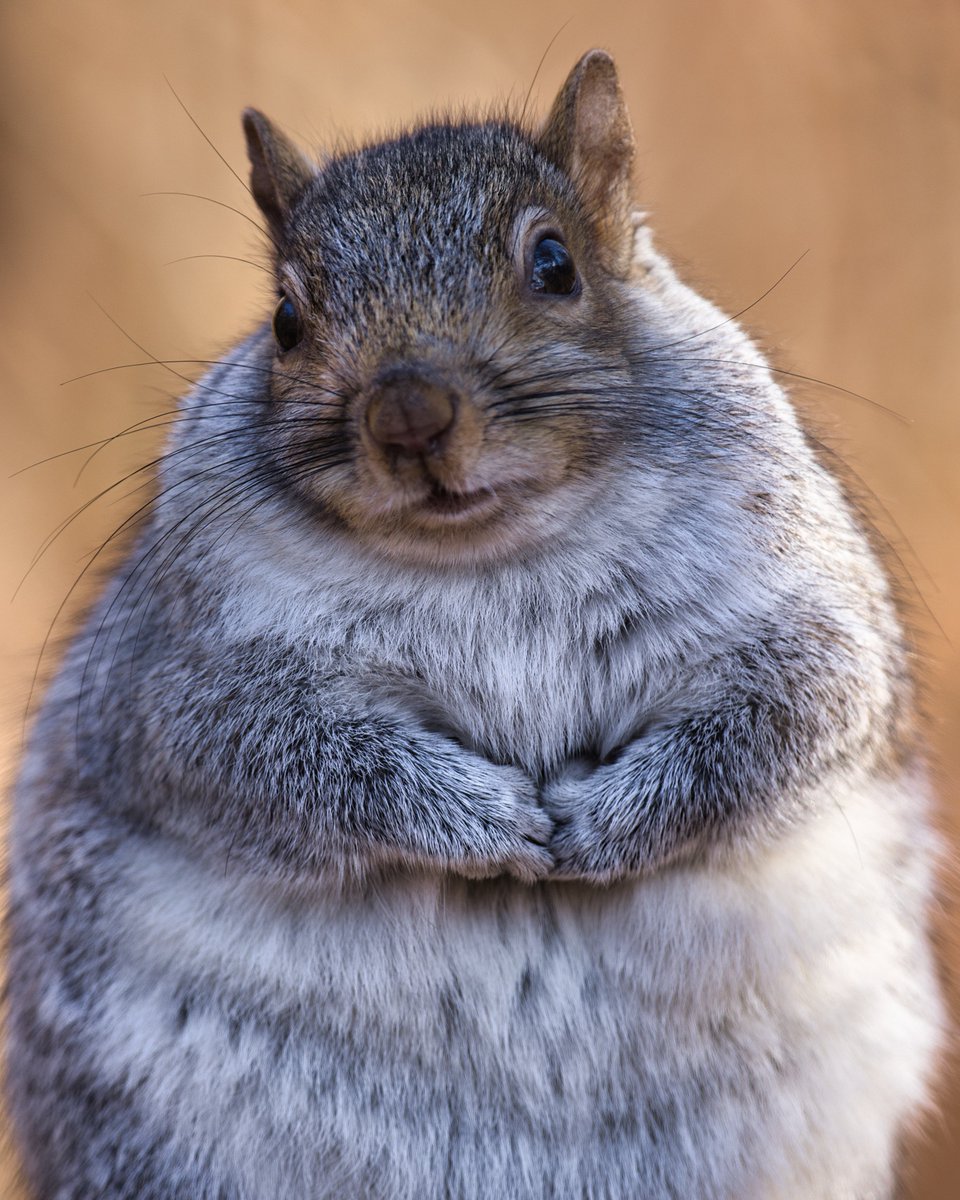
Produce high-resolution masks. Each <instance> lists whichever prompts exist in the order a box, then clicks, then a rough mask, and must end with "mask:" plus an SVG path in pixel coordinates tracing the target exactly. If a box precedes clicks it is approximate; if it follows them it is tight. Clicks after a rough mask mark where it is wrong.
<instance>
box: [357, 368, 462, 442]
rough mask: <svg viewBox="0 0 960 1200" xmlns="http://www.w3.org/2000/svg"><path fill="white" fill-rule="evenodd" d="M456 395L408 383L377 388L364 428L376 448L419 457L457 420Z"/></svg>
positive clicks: (447, 391) (443, 389) (448, 391)
mask: <svg viewBox="0 0 960 1200" xmlns="http://www.w3.org/2000/svg"><path fill="white" fill-rule="evenodd" d="M456 408H457V398H456V394H455V393H454V392H452V391H450V390H449V389H445V388H440V387H436V386H434V385H432V384H427V383H423V384H417V383H413V382H411V383H408V384H404V385H396V384H391V385H386V386H383V387H380V388H378V389H377V390H376V391H375V392H374V394H373V396H372V397H371V398H370V403H369V404H368V406H367V417H366V419H367V428H368V429H369V431H370V436H371V437H372V438H373V440H374V441H375V442H377V443H378V444H379V445H381V446H384V447H387V448H390V449H395V450H400V451H402V452H405V453H407V454H422V453H424V452H425V451H426V450H429V449H430V448H431V443H433V442H435V441H436V439H437V438H439V437H440V435H441V434H443V433H445V432H446V431H447V430H448V429H449V428H450V426H451V425H452V424H453V422H454V418H455V417H456Z"/></svg>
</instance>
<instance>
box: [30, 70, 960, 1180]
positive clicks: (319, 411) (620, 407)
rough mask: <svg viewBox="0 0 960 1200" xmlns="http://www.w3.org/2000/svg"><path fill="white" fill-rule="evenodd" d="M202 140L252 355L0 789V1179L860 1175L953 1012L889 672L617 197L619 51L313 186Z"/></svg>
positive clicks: (890, 608)
mask: <svg viewBox="0 0 960 1200" xmlns="http://www.w3.org/2000/svg"><path fill="white" fill-rule="evenodd" d="M244 120H245V129H246V134H247V141H248V149H249V153H250V158H251V167H252V176H251V178H252V186H253V194H254V197H255V199H256V200H257V203H258V204H259V206H260V209H261V212H262V214H263V216H264V218H265V219H266V221H267V223H268V227H269V230H270V237H271V241H272V243H273V246H274V249H275V251H276V258H275V269H276V278H277V286H278V290H279V292H280V300H279V302H278V305H277V309H276V312H275V314H274V318H273V323H272V326H270V327H268V326H267V325H264V326H263V327H262V328H260V329H258V330H257V331H256V332H255V333H253V334H252V335H251V336H250V337H249V338H247V340H246V341H244V342H242V343H241V344H240V345H239V346H238V347H236V348H235V349H234V350H233V351H231V352H230V353H229V354H228V355H227V356H225V358H224V359H223V360H222V361H221V362H220V363H219V364H218V365H217V366H216V367H215V368H214V369H213V370H212V371H211V372H210V373H209V374H208V375H206V376H205V377H204V379H202V380H201V381H200V383H198V384H197V385H196V387H195V388H194V390H193V391H192V392H191V394H190V395H188V396H187V397H186V398H185V399H184V401H183V405H182V411H181V414H180V417H179V419H178V422H177V425H176V428H175V430H174V433H173V436H172V439H171V442H170V445H169V447H168V450H167V453H166V454H165V455H164V457H163V459H162V461H161V463H160V466H159V471H158V490H157V497H156V500H155V501H154V503H153V505H152V508H151V511H150V514H149V518H148V519H147V520H146V521H145V523H144V526H143V528H142V530H141V531H140V534H139V537H138V539H137V541H136V543H135V545H134V547H133V549H132V550H131V551H130V553H129V554H128V555H127V557H126V558H125V560H124V562H123V563H122V564H121V565H120V567H119V569H118V571H117V572H116V574H115V575H114V577H113V579H112V580H111V582H110V583H109V584H108V586H107V588H106V591H105V594H104V596H103V597H102V599H101V600H100V602H99V604H98V605H97V606H96V608H95V610H94V612H93V613H92V615H91V617H90V619H89V620H88V622H87V623H86V625H85V626H84V628H83V629H82V630H81V631H80V633H79V635H78V636H77V637H76V639H75V640H74V642H73V644H72V646H71V647H70V649H69V650H68V652H67V654H66V656H65V660H64V663H63V666H62V668H61V670H60V672H59V674H58V676H57V678H56V679H55V681H54V683H53V684H52V686H51V688H50V690H49V692H48V695H47V697H46V700H45V702H44V705H43V707H42V709H41V711H40V713H39V714H38V716H37V720H36V723H35V727H34V730H33V733H32V736H31V741H30V747H29V749H28V752H27V754H26V757H25V761H24V765H23V769H22V773H21V777H20V781H19V784H18V788H17V795H16V804H15V811H14V820H13V834H12V851H11V880H12V885H11V916H10V939H11V976H10V1018H9V1022H8V1060H9V1070H8V1091H9V1093H10V1100H11V1108H12V1111H13V1116H14V1120H15V1124H16V1130H17V1135H18V1138H19V1142H20V1145H21V1148H22V1150H23V1154H24V1159H25V1165H26V1169H27V1174H28V1176H29V1178H30V1181H31V1184H32V1186H33V1187H34V1189H35V1194H36V1196H37V1197H38V1200H39V1198H40V1197H43V1198H46V1197H48V1196H56V1197H57V1198H58V1200H66V1198H67V1197H71V1198H72V1197H76V1198H78V1200H79V1198H80V1197H89V1196H97V1197H101V1198H102V1200H121V1198H128V1197H129V1198H133V1197H137V1198H138V1200H173V1198H174V1197H177V1198H178V1200H182V1198H184V1197H190V1198H196V1200H262V1198H266V1197H274V1196H304V1197H310V1198H311V1200H326V1198H328V1197H329V1198H330V1200H332V1198H333V1197H337V1198H338V1200H367V1198H370V1200H374V1198H377V1200H379V1198H381V1197H391V1198H393V1197H396V1198H398V1200H405V1198H407V1197H409V1198H411V1200H413V1198H414V1197H416V1198H417V1200H421V1198H424V1197H441V1196H448V1197H450V1198H451V1200H453V1198H456V1200H499V1198H500V1197H503V1196H511V1197H517V1200H548V1198H554V1200H559V1198H561V1197H563V1198H567V1197H585V1198H589V1200H601V1198H609V1200H614V1198H617V1200H621V1198H623V1197H627V1196H630V1197H643V1198H644V1200H672V1198H677V1197H683V1198H684V1200H686V1198H687V1197H696V1198H697V1200H753V1198H756V1200H801V1198H803V1200H814V1198H822V1200H881V1198H884V1197H887V1196H890V1195H892V1190H893V1187H894V1181H895V1175H896V1170H897V1165H898V1145H899V1142H900V1139H901V1138H902V1137H903V1135H904V1133H905V1131H907V1130H909V1128H910V1127H911V1126H912V1125H913V1124H914V1123H915V1122H916V1121H917V1119H918V1118H919V1116H920V1115H921V1114H922V1112H923V1110H924V1108H925V1106H926V1105H927V1104H928V1102H929V1089H930V1079H931V1076H932V1074H933V1068H934V1063H935V1060H936V1056H937V1052H938V1050H939V1047H940V1045H941V1041H942V1033H941V1031H942V1026H943V1017H942V1010H941V1004H940V1000H939V994H938V989H937V986H936V983H935V979H934V973H933V970H932V965H931V954H930V950H929V946H928V938H927V932H926V926H927V916H926V913H927V908H928V905H929V902H930V896H931V892H932V869H933V864H934V862H935V859H936V845H935V840H934V838H933V836H932V834H931V833H930V832H929V828H928V822H927V812H926V810H927V805H928V799H927V789H926V784H925V781H924V774H923V767H922V747H921V739H920V737H919V734H918V731H917V728H916V725H917V722H916V719H915V702H914V698H913V689H912V684H911V680H910V673H909V669H908V661H909V655H908V651H907V649H906V647H905V644H904V639H903V636H902V633H901V630H900V626H899V623H898V619H897V616H896V612H895V609H894V605H893V603H892V600H891V594H890V587H889V585H888V582H887V580H886V578H885V575H884V572H883V569H882V567H881V565H880V563H879V561H878V560H877V558H876V557H875V555H874V554H873V552H872V550H871V549H870V546H869V543H868V540H867V538H866V536H865V534H864V533H863V531H862V529H861V528H860V524H859V522H858V520H857V518H856V517H855V515H854V513H853V510H852V508H851V506H850V505H849V504H848V503H847V501H846V499H845V498H844V495H843V492H842V490H841V488H840V486H839V485H838V484H837V482H836V481H835V480H834V479H833V477H832V476H831V475H830V473H829V472H828V471H826V470H825V469H824V467H823V465H822V464H821V463H820V462H819V461H818V459H817V457H816V455H815V454H814V452H813V450H812V449H811V446H810V444H809V442H808V440H807V439H806V437H805V436H804V434H803V432H802V430H801V428H800V426H799V424H798V422H797V420H796V418H795V415H794V413H793V411H792V409H791V407H790V404H789V401H788V399H787V397H786V396H785V395H784V393H783V392H782V390H781V389H780V388H779V387H778V386H777V385H776V383H775V382H774V380H773V377H772V375H771V373H770V370H769V368H768V367H767V365H766V363H765V361H764V359H763V358H762V356H761V355H760V354H759V352H758V351H757V349H756V348H755V347H754V346H753V344H752V343H751V342H750V340H749V339H748V338H747V336H746V335H745V334H744V333H743V332H742V331H741V330H740V329H739V327H738V326H737V325H736V324H735V323H734V322H731V321H729V320H727V319H726V318H724V317H723V315H722V314H720V313H719V312H718V311H717V310H716V309H715V308H713V306H712V305H710V304H708V302H707V301H705V300H703V299H701V298H700V297H698V296H697V295H695V293H693V292H692V291H691V290H690V289H689V288H687V287H686V286H685V285H684V284H683V283H681V282H680V281H679V280H678V279H677V277H676V276H675V275H674V273H673V272H672V270H671V268H670V267H669V265H668V264H667V263H666V262H665V261H664V260H663V259H662V258H661V257H660V256H659V255H658V254H657V253H656V251H655V250H654V249H653V246H652V243H651V240H650V236H649V233H648V231H647V229H646V227H645V225H644V223H643V221H642V220H641V219H640V218H638V217H637V216H636V215H635V212H634V209H633V205H632V199H631V194H630V166H631V161H632V153H633V150H632V146H633V143H632V137H631V134H630V126H629V120H628V118H627V116H626V111H625V108H624V106H623V99H622V95H621V93H620V89H619V85H618V83H617V80H616V74H615V72H614V69H613V65H612V62H611V61H610V59H609V58H608V57H607V56H606V55H603V54H600V53H598V52H594V53H591V54H589V55H587V56H586V57H585V58H584V59H582V60H581V62H580V63H578V64H577V66H576V67H575V68H574V71H573V72H572V74H571V76H570V78H569V79H568V81H567V83H566V85H565V86H564V89H563V90H562V91H561V93H560V95H559V96H558V98H557V101H556V103H555V105H554V109H553V111H552V113H551V115H550V117H549V118H548V121H547V123H546V125H545V126H544V128H543V129H542V130H540V131H538V132H536V133H531V132H530V131H527V130H525V129H523V128H522V127H521V126H519V125H518V124H516V123H514V122H510V121H503V122H478V123H474V124H471V123H459V124H450V125H444V124H438V125H431V126H425V127H423V128H422V129H418V130H415V131H413V132H412V133H410V134H408V135H404V136H403V137H400V138H397V139H395V140H394V141H391V142H385V143H381V144H377V145H374V146H369V147H365V148H362V149H360V150H357V151H352V152H347V153H344V154H342V155H340V156H337V157H334V158H332V159H330V160H329V161H328V162H326V163H325V164H324V165H323V166H322V167H317V166H315V165H314V164H312V163H309V162H308V161H307V160H306V159H304V157H303V156H302V155H301V154H300V152H299V150H297V149H296V147H294V146H293V145H292V143H290V142H289V141H288V140H287V139H286V138H285V137H284V136H283V135H282V134H280V133H279V131H277V130H276V129H275V128H274V127H273V126H272V125H270V123H269V122H268V121H267V120H266V118H265V117H263V116H262V115H261V114H259V113H257V112H255V111H254V110H248V112H247V113H246V114H245V118H244ZM384 247H390V248H391V251H392V252H391V253H390V254H385V253H384Z"/></svg>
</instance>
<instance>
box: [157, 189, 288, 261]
mask: <svg viewBox="0 0 960 1200" xmlns="http://www.w3.org/2000/svg"><path fill="white" fill-rule="evenodd" d="M140 195H141V196H142V197H144V198H146V197H149V196H183V197H184V198H186V199H189V200H205V201H206V202H207V203H208V204H216V206H217V207H218V208H226V209H228V210H229V211H230V212H232V213H236V214H237V216H238V217H243V219H244V220H245V221H247V222H248V223H249V224H251V225H252V226H253V227H254V229H256V230H257V231H258V232H259V233H260V234H262V235H263V237H265V238H266V239H267V241H268V242H270V244H271V245H272V246H273V247H274V249H275V250H276V251H277V253H278V254H279V253H281V248H280V246H279V245H278V244H277V242H276V241H275V240H274V238H273V237H272V236H271V235H270V233H269V232H268V231H267V230H266V229H264V227H263V226H262V225H261V224H260V222H259V221H255V220H254V219H253V217H251V216H250V214H249V213H245V212H244V211H243V210H242V209H240V208H234V206H233V205H232V204H227V203H226V202H225V201H224V200H214V198H213V197H212V196H201V195H199V194H198V193H197V192H141V193H140Z"/></svg>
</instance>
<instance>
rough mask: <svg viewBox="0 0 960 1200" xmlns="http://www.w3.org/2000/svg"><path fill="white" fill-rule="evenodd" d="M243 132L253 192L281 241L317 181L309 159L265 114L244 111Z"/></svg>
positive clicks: (272, 231) (255, 111) (250, 109)
mask: <svg viewBox="0 0 960 1200" xmlns="http://www.w3.org/2000/svg"><path fill="white" fill-rule="evenodd" d="M243 132H244V134H245V135H246V138H247V155H248V156H249V158H250V190H251V191H252V192H253V198H254V200H256V202H257V204H258V205H259V206H260V211H261V212H262V213H263V215H264V216H265V217H266V218H267V223H268V225H269V226H270V232H271V233H272V234H273V237H274V239H275V240H276V241H278V242H281V243H282V242H283V241H284V238H285V233H284V229H285V225H286V218H287V215H288V213H289V211H290V208H291V207H292V205H293V203H294V201H295V200H296V199H297V197H298V196H299V195H300V194H301V193H302V192H303V190H304V188H305V187H306V186H307V184H308V183H309V182H310V180H311V179H312V178H313V175H314V170H313V167H312V166H311V164H310V162H309V160H308V159H307V158H306V156H305V155H303V154H302V153H301V152H300V150H299V149H298V148H297V147H296V146H295V145H294V144H293V142H292V141H290V139H289V138H288V137H287V135H286V134H284V133H281V132H280V130H279V129H277V127H276V126H275V125H273V124H272V123H271V122H270V121H268V120H267V118H266V117H265V116H264V115H263V113H262V112H258V111H257V109H255V108H247V109H244V112H243Z"/></svg>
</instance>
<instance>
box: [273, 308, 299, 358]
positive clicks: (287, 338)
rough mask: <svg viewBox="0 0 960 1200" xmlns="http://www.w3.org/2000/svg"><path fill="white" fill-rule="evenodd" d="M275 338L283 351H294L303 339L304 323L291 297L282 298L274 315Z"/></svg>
mask: <svg viewBox="0 0 960 1200" xmlns="http://www.w3.org/2000/svg"><path fill="white" fill-rule="evenodd" d="M273 336H274V337H275V338H276V339H277V345H278V346H279V347H280V349H281V350H292V349H293V348H294V346H296V345H298V344H299V343H300V342H301V341H302V339H303V322H302V321H301V320H300V314H299V312H298V311H297V306H296V305H295V304H294V302H293V301H292V300H291V299H290V297H289V296H282V297H281V298H280V303H279V304H278V305H277V309H276V312H275V313H274V314H273Z"/></svg>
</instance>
